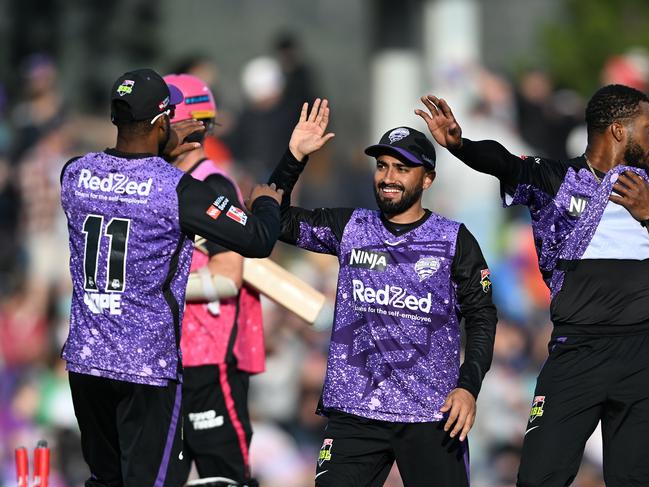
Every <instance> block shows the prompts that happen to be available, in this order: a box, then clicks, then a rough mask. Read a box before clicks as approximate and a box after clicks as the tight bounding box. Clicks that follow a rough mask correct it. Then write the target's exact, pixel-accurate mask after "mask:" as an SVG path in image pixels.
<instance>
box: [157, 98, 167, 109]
mask: <svg viewBox="0 0 649 487" xmlns="http://www.w3.org/2000/svg"><path fill="white" fill-rule="evenodd" d="M167 105H169V97H166V98H165V99H164V100H162V101H161V102H160V103H159V104H158V108H159V109H160V110H164V109H165V108H167Z"/></svg>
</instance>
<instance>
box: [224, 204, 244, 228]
mask: <svg viewBox="0 0 649 487" xmlns="http://www.w3.org/2000/svg"><path fill="white" fill-rule="evenodd" d="M226 216H227V217H228V218H230V219H232V220H234V221H235V222H237V223H241V225H245V224H246V222H247V221H248V215H246V213H245V212H244V211H243V210H242V209H241V208H237V207H236V206H234V205H232V206H230V208H228V212H227V213H226Z"/></svg>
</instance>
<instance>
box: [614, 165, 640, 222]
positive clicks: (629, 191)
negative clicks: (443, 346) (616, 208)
mask: <svg viewBox="0 0 649 487" xmlns="http://www.w3.org/2000/svg"><path fill="white" fill-rule="evenodd" d="M613 191H614V192H615V193H617V195H616V194H613V193H611V196H609V199H610V200H611V201H612V202H613V203H617V204H618V205H622V206H624V207H625V208H626V209H627V210H629V213H631V216H633V218H635V219H636V220H638V221H639V222H642V221H646V220H649V185H648V184H647V183H646V182H645V180H644V179H642V178H641V177H640V176H638V175H637V174H636V173H634V172H633V171H625V172H624V173H622V174H620V177H619V178H618V179H617V182H616V183H615V185H614V186H613ZM618 195H619V196H618Z"/></svg>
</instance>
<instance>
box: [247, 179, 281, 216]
mask: <svg viewBox="0 0 649 487" xmlns="http://www.w3.org/2000/svg"><path fill="white" fill-rule="evenodd" d="M283 194H284V190H283V189H277V188H276V186H275V183H272V184H270V185H268V184H257V185H256V186H255V187H254V188H252V192H251V193H250V198H248V200H247V201H246V206H247V207H248V209H250V210H251V209H252V204H253V203H254V202H255V200H256V199H257V198H259V197H260V196H270V197H271V198H273V199H274V200H275V201H277V202H278V203H280V204H281V203H282V195H283Z"/></svg>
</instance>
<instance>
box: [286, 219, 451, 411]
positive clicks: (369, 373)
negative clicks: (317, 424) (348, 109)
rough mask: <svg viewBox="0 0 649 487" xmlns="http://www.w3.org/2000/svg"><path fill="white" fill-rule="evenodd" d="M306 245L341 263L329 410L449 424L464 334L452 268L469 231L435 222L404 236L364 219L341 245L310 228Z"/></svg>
mask: <svg viewBox="0 0 649 487" xmlns="http://www.w3.org/2000/svg"><path fill="white" fill-rule="evenodd" d="M300 225H301V228H300V238H299V239H298V241H297V245H298V246H300V247H302V248H305V249H309V250H314V251H317V252H327V253H333V254H336V255H338V259H339V262H340V272H339V276H338V292H337V296H336V311H335V320H334V329H333V332H332V338H331V343H330V349H329V358H328V361H329V363H328V367H327V377H326V379H325V385H324V391H323V405H324V407H325V408H333V409H338V410H341V411H344V412H347V413H351V414H356V415H358V416H363V417H366V418H372V419H378V420H384V421H394V422H427V421H437V420H440V419H441V418H442V414H441V413H440V412H439V408H440V407H441V406H442V404H443V403H444V399H445V398H446V396H447V395H448V393H449V392H450V391H451V390H452V389H453V388H455V387H457V381H458V374H459V365H460V330H459V319H458V314H459V312H458V309H457V306H456V305H457V302H456V293H455V285H454V283H453V281H452V279H451V266H452V262H453V257H454V255H455V244H456V240H457V234H458V230H459V227H460V224H459V223H457V222H454V221H451V220H447V219H446V218H443V217H441V216H439V215H436V214H435V213H433V214H431V216H430V217H429V218H428V219H427V220H426V221H425V222H424V223H423V224H422V225H420V226H419V227H417V228H415V229H413V230H411V231H408V232H406V233H404V234H403V235H400V236H395V235H393V234H392V233H390V232H389V231H388V230H387V229H386V228H385V226H384V225H383V223H382V221H381V217H380V213H379V212H378V211H372V210H365V209H357V210H354V213H353V214H352V216H351V218H350V220H349V222H348V223H347V225H346V227H345V230H344V233H343V237H342V240H341V242H340V243H338V241H337V239H336V238H335V237H334V235H333V234H332V233H331V230H330V229H328V228H309V227H308V225H306V224H305V223H304V222H301V224H300Z"/></svg>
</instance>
